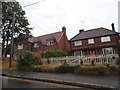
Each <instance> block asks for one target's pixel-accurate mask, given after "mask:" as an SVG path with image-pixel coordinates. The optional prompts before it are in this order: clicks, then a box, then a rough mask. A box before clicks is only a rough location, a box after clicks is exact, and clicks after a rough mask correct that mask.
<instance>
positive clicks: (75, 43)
mask: <svg viewBox="0 0 120 90" xmlns="http://www.w3.org/2000/svg"><path fill="white" fill-rule="evenodd" d="M74 45H75V46H79V45H82V41H75V42H74Z"/></svg>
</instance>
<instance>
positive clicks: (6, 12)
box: [2, 2, 32, 57]
mask: <svg viewBox="0 0 120 90" xmlns="http://www.w3.org/2000/svg"><path fill="white" fill-rule="evenodd" d="M13 14H14V15H15V17H13ZM14 18H15V21H14V36H13V37H14V38H19V37H20V36H21V34H25V35H26V36H31V32H30V31H31V30H32V28H29V23H28V20H27V19H26V17H25V11H24V10H23V9H22V7H21V6H20V5H19V3H18V2H2V48H3V50H2V55H3V57H4V56H5V54H6V50H7V48H8V46H9V45H10V44H11V42H10V40H11V34H12V28H13V19H14ZM16 40H17V39H16ZM19 40H20V39H19ZM22 40H23V39H21V40H20V41H19V42H21V41H22Z"/></svg>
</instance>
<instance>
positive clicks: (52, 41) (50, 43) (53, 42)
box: [47, 39, 55, 45]
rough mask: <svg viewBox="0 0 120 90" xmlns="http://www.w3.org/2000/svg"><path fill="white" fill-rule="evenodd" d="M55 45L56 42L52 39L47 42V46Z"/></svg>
mask: <svg viewBox="0 0 120 90" xmlns="http://www.w3.org/2000/svg"><path fill="white" fill-rule="evenodd" d="M54 44H55V41H54V40H52V39H51V40H48V41H47V45H54Z"/></svg>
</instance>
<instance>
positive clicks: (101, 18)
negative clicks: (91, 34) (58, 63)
mask: <svg viewBox="0 0 120 90" xmlns="http://www.w3.org/2000/svg"><path fill="white" fill-rule="evenodd" d="M17 1H18V2H19V3H20V5H21V6H22V7H23V10H25V12H26V15H25V16H26V17H27V19H28V21H29V23H30V27H32V28H33V30H32V34H33V36H41V35H45V34H50V33H54V32H58V31H61V30H62V27H63V26H65V27H66V32H67V36H68V39H70V38H72V37H73V36H75V35H76V34H78V33H79V30H80V29H84V30H85V31H86V30H89V29H94V28H100V27H104V28H108V29H112V28H111V23H114V24H115V29H116V31H118V1H119V0H17ZM38 1H40V2H39V3H37V4H34V5H30V6H28V7H24V6H26V5H29V4H32V3H35V2H38Z"/></svg>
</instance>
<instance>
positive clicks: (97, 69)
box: [76, 66, 105, 75]
mask: <svg viewBox="0 0 120 90" xmlns="http://www.w3.org/2000/svg"><path fill="white" fill-rule="evenodd" d="M76 72H77V73H80V74H95V75H98V74H100V75H104V74H105V67H103V66H80V67H79V68H78V70H77V71H76Z"/></svg>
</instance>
